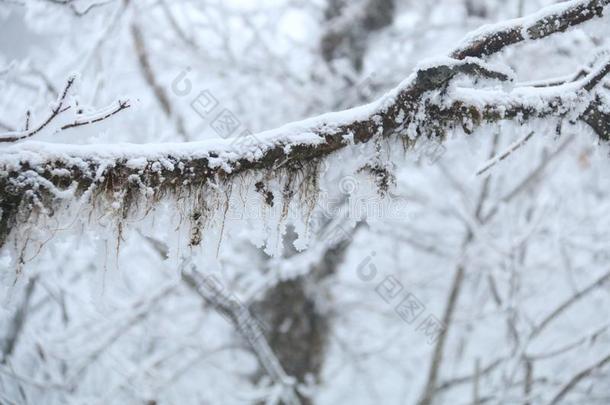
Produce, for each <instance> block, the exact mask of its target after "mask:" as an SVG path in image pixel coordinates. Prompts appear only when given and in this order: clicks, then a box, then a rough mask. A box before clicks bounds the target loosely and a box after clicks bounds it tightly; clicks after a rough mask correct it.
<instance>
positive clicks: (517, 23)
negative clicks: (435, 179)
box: [0, 0, 610, 245]
mask: <svg viewBox="0 0 610 405" xmlns="http://www.w3.org/2000/svg"><path fill="white" fill-rule="evenodd" d="M609 4H610V1H607V0H592V1H572V2H567V3H563V4H560V5H557V6H552V7H549V8H547V9H544V10H542V11H540V12H538V13H536V14H533V15H531V16H528V17H524V18H521V19H517V20H513V21H509V22H505V23H501V24H498V25H496V26H490V27H484V28H482V29H481V30H479V31H476V32H474V33H473V34H471V35H470V36H468V37H467V38H466V40H464V41H463V43H462V44H460V45H459V46H458V47H457V48H456V50H455V51H453V52H452V53H451V57H449V58H441V59H437V60H430V61H427V62H425V63H423V64H420V65H419V67H418V68H417V69H416V71H415V72H414V73H413V74H412V75H411V76H410V77H409V78H407V79H406V80H405V81H403V82H402V83H401V84H400V85H399V86H398V87H396V88H395V89H394V90H392V91H391V92H389V93H388V94H387V95H385V96H384V97H382V98H381V99H379V100H377V101H376V102H373V103H371V104H368V105H364V106H361V107H357V108H352V109H349V110H346V111H341V112H336V113H328V114H325V115H322V116H319V117H316V118H312V119H308V120H305V121H300V122H296V123H293V124H289V125H286V126H283V127H280V128H278V129H275V130H272V131H267V132H262V133H259V134H256V135H249V136H247V137H245V138H243V139H242V140H241V141H243V142H238V143H235V142H230V141H225V142H191V143H182V144H148V145H130V144H122V145H86V146H70V145H49V144H46V143H34V142H32V143H26V144H19V145H15V146H11V147H7V148H6V149H5V150H4V151H3V154H2V157H1V162H0V163H1V165H2V166H1V169H2V171H1V175H0V188H1V189H2V195H3V198H2V201H1V207H2V219H1V220H0V245H1V244H4V243H5V242H6V239H7V237H8V236H9V234H10V233H11V232H16V231H18V230H19V228H20V226H21V224H22V223H23V222H28V221H31V220H32V216H33V213H34V212H36V214H42V215H43V216H44V215H50V213H52V212H54V211H55V210H56V209H58V208H59V207H60V206H62V205H64V204H65V202H66V200H67V198H70V199H72V198H81V199H82V198H83V196H84V199H85V200H87V201H86V204H89V205H92V206H98V207H100V206H104V205H105V206H107V207H108V208H109V209H113V208H114V209H115V210H116V208H118V212H119V214H120V215H121V216H122V217H123V218H126V217H128V216H129V215H131V213H132V210H134V207H135V206H145V207H147V209H150V208H152V207H153V205H154V201H157V200H159V199H161V198H162V197H166V196H168V195H175V196H180V195H185V190H188V192H189V193H191V192H195V193H202V194H204V195H205V194H207V193H209V192H210V190H212V189H213V188H216V187H218V185H222V187H224V188H226V189H227V190H228V188H230V184H231V182H232V181H233V180H232V179H234V178H236V177H237V176H243V175H244V174H250V173H253V175H254V176H259V177H260V176H267V177H268V176H269V173H271V172H275V173H276V174H278V173H282V172H283V173H297V172H301V173H303V170H304V169H305V168H307V169H306V170H309V171H308V172H307V171H306V174H305V177H306V178H307V179H308V181H310V182H312V184H314V185H313V188H315V187H316V186H315V182H316V181H317V180H316V179H312V178H315V177H317V176H318V174H317V168H316V167H317V165H319V163H320V161H321V159H324V158H326V157H328V156H329V155H331V154H332V153H333V152H336V151H337V150H339V149H342V148H346V147H348V146H350V145H355V144H356V145H357V144H360V143H366V142H369V141H371V140H375V139H380V138H388V137H391V138H393V139H395V140H396V141H398V142H399V144H400V142H401V141H402V144H403V145H404V146H405V147H406V149H408V148H409V147H410V146H412V145H413V144H414V143H416V142H423V141H424V140H430V139H434V140H437V141H442V140H443V139H444V138H445V136H446V134H447V133H448V132H449V131H452V130H454V129H456V128H459V129H462V130H463V131H464V132H465V133H468V134H469V133H472V132H473V131H475V130H476V129H477V128H479V127H480V126H482V125H485V124H490V123H496V122H500V121H503V120H517V121H518V122H519V123H525V122H527V121H531V120H535V119H543V118H555V119H557V120H559V121H563V120H565V121H566V122H571V123H576V122H577V121H579V120H580V121H584V122H586V123H587V124H589V126H590V127H591V128H592V129H593V130H594V131H596V133H597V135H598V136H599V137H600V139H602V140H607V139H608V138H609V137H610V132H608V113H607V112H606V111H607V110H608V108H609V107H608V104H607V102H605V100H606V98H607V96H604V95H603V94H601V93H597V92H596V89H597V88H598V87H599V85H600V83H601V82H602V81H603V80H604V79H605V77H606V75H607V74H608V73H609V72H610V59H608V58H607V57H606V58H605V59H604V58H601V60H600V61H595V63H594V67H593V68H592V69H591V71H590V72H589V73H588V74H587V75H586V76H584V77H582V78H580V79H578V80H576V81H574V82H570V83H564V84H559V85H555V86H550V87H544V88H540V87H533V86H519V85H518V84H517V85H515V83H514V82H515V78H514V77H513V75H512V73H511V72H510V71H509V70H507V69H506V68H504V67H501V66H493V65H491V64H489V63H487V62H485V61H484V60H483V59H481V58H483V57H487V56H489V55H491V54H493V53H496V52H499V51H501V50H502V49H504V48H506V47H507V46H511V45H514V44H516V43H518V42H522V41H526V40H527V41H534V40H539V39H541V38H544V37H547V36H549V35H552V34H554V33H557V32H563V31H565V30H566V29H568V28H570V27H572V26H575V25H577V24H581V23H583V22H586V21H588V20H590V19H593V18H595V17H598V16H601V15H603V13H604V12H605V11H607V9H608V8H609ZM139 35H140V36H141V34H139ZM136 38H139V37H138V36H137V35H136ZM140 46H141V45H140ZM461 77H467V78H469V79H471V80H473V81H475V82H477V81H480V80H483V81H486V82H488V81H492V82H494V81H495V82H498V83H499V84H501V85H502V86H504V87H498V85H495V86H488V87H484V88H480V87H474V88H464V87H462V84H460V85H456V80H458V79H459V78H461ZM66 90H68V89H66ZM63 98H65V95H64V96H63ZM63 98H62V100H63ZM60 107H61V102H60V103H59V107H57V108H60ZM57 112H58V111H57V109H56V110H54V114H56V113H57ZM43 125H44V124H43ZM72 126H75V125H74V124H73V125H72ZM31 132H32V133H28V134H27V135H24V136H21V137H14V138H10V140H19V139H21V138H22V137H26V136H27V137H29V136H30V135H34V134H35V131H31ZM329 163H330V164H332V160H330V161H329ZM286 187H287V189H285V190H283V191H282V193H283V194H284V195H283V196H277V197H278V199H281V198H284V197H286V196H287V195H296V194H298V190H288V189H289V188H293V187H294V185H289V184H286ZM272 198H275V196H273V197H272ZM203 215H206V214H203ZM195 244H196V243H195Z"/></svg>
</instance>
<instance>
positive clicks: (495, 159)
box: [477, 131, 534, 176]
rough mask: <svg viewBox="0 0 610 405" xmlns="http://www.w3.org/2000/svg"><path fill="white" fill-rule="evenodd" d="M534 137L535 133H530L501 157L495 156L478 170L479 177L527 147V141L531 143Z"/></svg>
mask: <svg viewBox="0 0 610 405" xmlns="http://www.w3.org/2000/svg"><path fill="white" fill-rule="evenodd" d="M533 135H534V131H532V132H530V133H529V134H527V135H525V136H524V137H523V138H521V139H519V140H518V141H517V142H515V143H513V144H512V145H510V146H509V147H508V149H506V150H505V151H504V152H502V153H500V154H499V155H497V156H494V157H493V158H491V159H490V160H488V161H487V163H485V164H484V165H483V167H481V168H480V169H479V170H477V176H480V175H481V174H483V173H485V172H486V171H487V170H489V169H491V168H492V167H493V166H495V165H496V164H497V163H498V162H501V161H503V160H504V159H506V158H507V157H508V156H509V155H510V154H511V153H513V152H514V151H516V150H517V149H519V148H520V147H522V146H523V145H525V143H526V142H527V141H529V139H530V138H531V137H532V136H533Z"/></svg>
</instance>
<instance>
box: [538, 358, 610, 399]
mask: <svg viewBox="0 0 610 405" xmlns="http://www.w3.org/2000/svg"><path fill="white" fill-rule="evenodd" d="M607 363H610V354H609V355H607V356H606V357H604V358H602V359H601V360H599V361H598V362H597V363H595V364H593V365H592V366H590V367H587V368H585V369H583V370H581V371H580V372H579V373H578V374H576V375H575V376H574V377H572V378H571V379H570V381H568V383H567V384H566V385H564V386H563V388H562V389H561V390H560V391H559V392H558V393H557V394H556V395H555V396H554V397H553V399H552V400H551V401H550V402H549V405H555V404H558V403H559V402H561V401H562V400H563V398H564V397H565V396H566V395H567V394H568V393H569V392H570V391H572V390H573V389H574V387H576V385H577V384H578V383H579V382H580V381H582V380H583V379H585V378H587V377H589V376H590V375H591V374H593V372H594V371H596V370H598V369H600V368H602V367H603V366H605V365H606V364H607Z"/></svg>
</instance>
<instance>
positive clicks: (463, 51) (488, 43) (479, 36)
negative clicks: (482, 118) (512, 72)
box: [451, 0, 610, 59]
mask: <svg viewBox="0 0 610 405" xmlns="http://www.w3.org/2000/svg"><path fill="white" fill-rule="evenodd" d="M608 4H610V0H587V1H570V2H567V3H565V4H563V5H561V6H556V7H562V9H561V10H560V11H557V12H555V13H551V14H547V13H544V10H543V11H541V12H540V13H539V14H535V15H534V16H527V17H523V18H518V19H515V20H513V24H508V26H507V24H502V25H499V26H495V25H491V26H489V27H484V28H483V29H482V30H480V32H479V33H476V34H475V35H473V36H472V38H470V39H469V40H468V41H467V42H466V44H465V45H463V46H461V47H459V48H457V49H456V50H455V51H453V53H452V54H451V56H452V57H454V58H456V59H464V58H466V57H468V56H474V57H483V56H489V55H492V54H494V53H497V52H500V51H501V50H503V49H504V48H506V47H507V46H509V45H514V44H517V43H519V42H523V41H526V40H537V39H542V38H545V37H548V36H549V35H551V34H555V33H557V32H564V31H566V30H567V29H568V28H570V27H574V26H576V25H579V24H582V23H583V22H585V21H588V20H591V19H592V18H595V17H601V16H602V14H603V13H604V11H605V7H606V6H607V5H608ZM538 15H539V18H536V19H535V20H534V21H533V22H532V18H533V17H536V16H538Z"/></svg>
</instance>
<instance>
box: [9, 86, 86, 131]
mask: <svg viewBox="0 0 610 405" xmlns="http://www.w3.org/2000/svg"><path fill="white" fill-rule="evenodd" d="M74 80H75V78H74V77H71V78H70V79H68V83H67V84H66V87H64V91H63V92H62V93H61V95H60V97H59V99H58V100H57V104H56V106H55V108H53V109H52V110H51V115H49V117H48V118H47V119H46V120H45V121H44V122H43V123H42V124H40V125H39V126H38V127H36V128H34V129H32V130H29V131H28V130H26V131H24V132H20V133H11V132H9V133H6V134H0V142H16V141H20V140H22V139H26V138H30V137H32V136H34V135H36V134H37V133H39V132H40V131H42V130H43V129H44V128H45V127H46V126H47V125H49V123H51V121H53V120H54V119H55V118H56V117H57V116H58V115H59V114H61V113H62V112H64V111H66V110H68V109H69V108H70V106H67V107H64V103H65V102H66V97H67V95H68V91H69V90H70V88H71V87H72V85H73V84H74ZM28 122H29V119H28Z"/></svg>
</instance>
